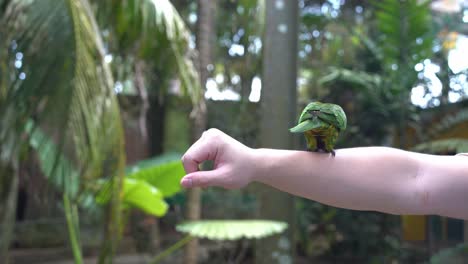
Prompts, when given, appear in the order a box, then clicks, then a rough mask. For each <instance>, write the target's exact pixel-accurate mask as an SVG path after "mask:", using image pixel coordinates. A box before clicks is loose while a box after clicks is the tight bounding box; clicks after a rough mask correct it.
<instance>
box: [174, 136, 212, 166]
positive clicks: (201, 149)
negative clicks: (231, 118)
mask: <svg viewBox="0 0 468 264" xmlns="http://www.w3.org/2000/svg"><path fill="white" fill-rule="evenodd" d="M216 152H217V145H216V143H215V141H213V140H206V137H205V136H202V137H201V138H200V139H199V140H197V142H195V143H194V144H193V145H192V146H191V147H190V148H189V149H188V150H187V152H185V154H184V155H183V156H182V164H183V165H184V169H185V172H186V173H187V174H189V173H192V172H196V171H198V165H200V164H201V163H202V162H204V161H206V160H212V159H214V157H215V156H216V155H215V154H216Z"/></svg>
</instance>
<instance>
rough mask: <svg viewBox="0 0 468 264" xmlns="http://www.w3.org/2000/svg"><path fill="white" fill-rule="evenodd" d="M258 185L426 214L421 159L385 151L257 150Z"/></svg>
mask: <svg viewBox="0 0 468 264" xmlns="http://www.w3.org/2000/svg"><path fill="white" fill-rule="evenodd" d="M256 159H258V161H257V162H256V164H258V168H257V173H256V175H255V178H254V179H253V180H254V181H258V182H261V183H264V184H267V185H270V186H272V187H275V188H277V189H280V190H282V191H286V192H289V193H292V194H294V195H298V196H302V197H305V198H308V199H312V200H315V201H318V202H321V203H324V204H328V205H332V206H336V207H342V208H348V209H355V210H375V211H381V212H386V213H392V214H427V213H431V212H430V211H431V208H430V206H429V205H428V203H427V202H426V200H425V199H426V198H427V197H426V192H425V189H424V188H422V186H421V184H420V183H421V182H420V179H419V173H420V158H419V156H418V155H417V154H415V153H412V152H406V151H401V150H397V149H391V148H384V147H369V148H351V149H340V150H338V151H337V153H336V156H335V157H332V156H331V155H327V154H323V153H312V152H305V151H288V150H272V149H258V150H256Z"/></svg>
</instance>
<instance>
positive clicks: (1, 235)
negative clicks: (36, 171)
mask: <svg viewBox="0 0 468 264" xmlns="http://www.w3.org/2000/svg"><path fill="white" fill-rule="evenodd" d="M3 165H4V164H2V165H1V167H0V177H1V178H2V181H3V182H4V183H6V182H9V188H8V189H7V190H8V192H7V196H6V200H5V203H4V205H3V206H2V207H3V208H1V209H2V210H1V212H0V216H1V217H2V226H1V230H0V262H1V263H5V264H8V263H10V262H9V249H10V244H11V240H12V238H13V234H14V229H15V215H16V201H17V197H18V186H19V175H18V172H19V170H18V164H17V163H16V161H12V162H11V163H10V164H6V166H3ZM7 178H9V181H6V179H7Z"/></svg>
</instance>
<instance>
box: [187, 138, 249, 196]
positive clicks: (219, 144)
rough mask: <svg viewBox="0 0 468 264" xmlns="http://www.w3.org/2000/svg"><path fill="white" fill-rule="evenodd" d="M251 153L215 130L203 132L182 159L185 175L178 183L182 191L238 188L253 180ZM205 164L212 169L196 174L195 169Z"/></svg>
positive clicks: (196, 170) (197, 171)
mask: <svg viewBox="0 0 468 264" xmlns="http://www.w3.org/2000/svg"><path fill="white" fill-rule="evenodd" d="M254 152H255V151H254V150H253V149H251V148H248V147H246V146H245V145H243V144H242V143H240V142H239V141H237V140H235V139H233V138H232V137H230V136H228V135H226V134H225V133H223V132H221V131H219V130H217V129H210V130H207V131H205V132H204V133H203V135H202V136H201V137H200V139H199V140H198V141H197V142H195V143H194V144H193V145H192V146H191V147H190V148H189V149H188V150H187V152H186V153H185V154H184V156H183V157H182V163H183V165H184V169H185V172H186V173H187V175H186V176H185V177H184V178H182V180H181V182H180V183H181V185H182V186H183V187H184V188H192V187H208V186H219V187H223V188H226V189H237V188H242V187H244V186H246V185H247V184H249V183H250V182H251V181H252V180H253V176H254V175H255V173H256V172H255V170H256V164H255V161H254V156H255V155H254ZM207 160H212V161H213V162H214V169H213V170H211V171H199V169H198V166H199V165H200V164H201V163H202V162H204V161H207Z"/></svg>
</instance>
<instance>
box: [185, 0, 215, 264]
mask: <svg viewBox="0 0 468 264" xmlns="http://www.w3.org/2000/svg"><path fill="white" fill-rule="evenodd" d="M215 10H216V2H215V1H211V0H198V25H197V39H196V40H197V41H196V46H197V49H198V56H199V57H198V72H199V74H200V85H201V91H200V92H201V96H200V101H199V102H197V104H196V105H194V107H193V112H192V115H191V116H192V142H194V141H196V140H198V138H200V136H201V134H202V133H203V131H205V129H206V124H207V120H206V103H205V97H204V91H205V85H206V81H207V79H208V76H209V74H210V73H209V72H208V68H207V66H208V65H209V64H211V63H212V61H213V60H212V50H213V46H214V45H213V40H214V36H215V29H214V28H215V26H214V22H215V15H214V13H215ZM200 196H201V190H200V189H199V188H194V189H190V190H188V192H187V219H188V220H198V219H200V216H201V202H200ZM197 262H198V240H196V239H193V240H192V241H190V242H189V243H188V244H187V246H186V247H185V259H184V263H186V264H196V263H197Z"/></svg>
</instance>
